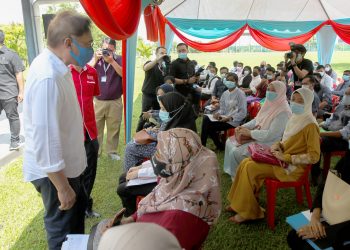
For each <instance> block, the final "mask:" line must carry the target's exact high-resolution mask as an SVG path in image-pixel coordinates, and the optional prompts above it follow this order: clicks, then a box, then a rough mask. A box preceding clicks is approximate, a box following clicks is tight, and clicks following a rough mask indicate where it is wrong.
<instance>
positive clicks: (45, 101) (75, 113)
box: [23, 49, 86, 181]
mask: <svg viewBox="0 0 350 250" xmlns="http://www.w3.org/2000/svg"><path fill="white" fill-rule="evenodd" d="M23 116H24V117H23V118H24V119H23V122H24V132H25V138H26V145H25V149H24V162H23V173H24V179H25V181H33V180H37V179H41V178H44V177H46V176H47V173H52V172H58V171H60V170H63V172H64V174H65V175H66V177H67V178H75V177H78V176H79V175H81V173H82V172H83V171H84V170H85V168H86V153H85V149H84V130H83V121H82V117H81V112H80V108H79V104H78V100H77V96H76V92H75V88H74V83H73V80H72V75H71V72H70V70H69V68H68V67H67V66H66V65H65V64H64V63H63V62H62V61H61V60H60V59H59V58H58V57H57V56H56V55H55V54H54V53H53V52H51V51H50V50H49V49H45V50H44V51H43V52H42V53H41V54H40V55H39V56H38V57H36V58H35V60H34V61H33V63H32V65H31V66H30V69H29V73H28V77H27V82H26V86H25V90H24V104H23Z"/></svg>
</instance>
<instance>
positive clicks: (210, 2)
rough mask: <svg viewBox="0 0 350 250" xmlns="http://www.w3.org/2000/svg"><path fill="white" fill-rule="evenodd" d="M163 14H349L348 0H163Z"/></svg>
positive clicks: (304, 17) (311, 17) (275, 17)
mask: <svg viewBox="0 0 350 250" xmlns="http://www.w3.org/2000/svg"><path fill="white" fill-rule="evenodd" d="M160 9H161V11H162V13H163V14H164V15H165V16H166V17H176V18H189V19H217V20H247V19H250V20H268V21H316V20H317V21H324V20H328V19H331V20H334V19H342V18H349V17H350V0H165V1H164V2H163V3H162V4H161V5H160Z"/></svg>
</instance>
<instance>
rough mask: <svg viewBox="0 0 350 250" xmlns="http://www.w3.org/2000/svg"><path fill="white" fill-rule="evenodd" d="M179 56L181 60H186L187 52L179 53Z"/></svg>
mask: <svg viewBox="0 0 350 250" xmlns="http://www.w3.org/2000/svg"><path fill="white" fill-rule="evenodd" d="M179 58H180V59H182V60H186V59H187V53H179Z"/></svg>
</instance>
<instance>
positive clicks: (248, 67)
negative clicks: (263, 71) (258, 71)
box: [244, 66, 252, 72]
mask: <svg viewBox="0 0 350 250" xmlns="http://www.w3.org/2000/svg"><path fill="white" fill-rule="evenodd" d="M244 69H247V70H249V71H250V72H252V68H251V67H250V66H245V67H244Z"/></svg>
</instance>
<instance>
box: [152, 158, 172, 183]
mask: <svg viewBox="0 0 350 250" xmlns="http://www.w3.org/2000/svg"><path fill="white" fill-rule="evenodd" d="M151 164H152V168H153V172H154V174H155V175H156V176H160V177H163V178H167V177H170V176H172V175H173V174H172V173H171V172H170V171H169V170H166V164H165V163H163V162H160V161H158V160H157V159H156V157H154V156H153V157H152V158H151Z"/></svg>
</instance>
